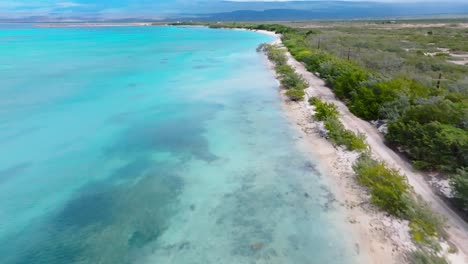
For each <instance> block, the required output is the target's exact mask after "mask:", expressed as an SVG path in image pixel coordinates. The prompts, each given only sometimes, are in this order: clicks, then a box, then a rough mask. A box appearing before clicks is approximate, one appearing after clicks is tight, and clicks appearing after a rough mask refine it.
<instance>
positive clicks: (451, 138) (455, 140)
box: [386, 118, 468, 172]
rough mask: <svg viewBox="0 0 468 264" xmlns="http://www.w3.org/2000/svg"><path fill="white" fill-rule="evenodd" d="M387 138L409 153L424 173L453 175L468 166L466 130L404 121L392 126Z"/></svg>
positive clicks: (467, 136)
mask: <svg viewBox="0 0 468 264" xmlns="http://www.w3.org/2000/svg"><path fill="white" fill-rule="evenodd" d="M386 138H387V140H388V141H389V142H391V143H393V144H395V145H397V146H400V147H401V148H402V150H403V151H404V152H406V153H408V155H409V156H410V157H411V159H412V160H413V163H414V165H415V166H416V167H419V168H421V169H438V170H444V171H449V172H450V171H454V170H455V168H460V167H466V166H468V134H467V133H466V130H464V129H460V128H456V127H453V126H450V125H447V124H441V123H439V122H437V121H434V122H430V123H427V124H421V123H419V122H417V121H413V120H406V119H405V118H403V119H402V120H401V121H396V122H393V123H391V124H390V125H389V127H388V134H387V136H386Z"/></svg>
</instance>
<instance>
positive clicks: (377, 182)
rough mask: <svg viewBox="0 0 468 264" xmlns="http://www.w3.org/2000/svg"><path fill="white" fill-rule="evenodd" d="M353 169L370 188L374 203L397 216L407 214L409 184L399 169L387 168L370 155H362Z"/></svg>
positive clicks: (361, 181)
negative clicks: (406, 196) (406, 198)
mask: <svg viewBox="0 0 468 264" xmlns="http://www.w3.org/2000/svg"><path fill="white" fill-rule="evenodd" d="M353 169H354V171H355V172H356V174H357V177H358V181H359V182H360V183H361V184H362V185H364V186H366V187H367V188H368V189H369V191H370V193H371V201H372V203H373V204H375V205H376V206H377V207H379V208H381V209H383V210H384V211H386V212H388V213H390V214H392V215H395V216H404V215H405V214H406V212H407V210H408V204H407V202H406V200H405V195H406V193H407V192H408V185H407V184H406V179H405V177H403V176H401V175H400V174H399V173H398V171H396V170H393V169H389V168H387V167H386V166H385V164H384V163H383V162H377V161H375V160H372V159H371V158H370V157H369V156H368V155H361V157H360V158H359V159H358V161H357V162H356V163H355V164H354V166H353Z"/></svg>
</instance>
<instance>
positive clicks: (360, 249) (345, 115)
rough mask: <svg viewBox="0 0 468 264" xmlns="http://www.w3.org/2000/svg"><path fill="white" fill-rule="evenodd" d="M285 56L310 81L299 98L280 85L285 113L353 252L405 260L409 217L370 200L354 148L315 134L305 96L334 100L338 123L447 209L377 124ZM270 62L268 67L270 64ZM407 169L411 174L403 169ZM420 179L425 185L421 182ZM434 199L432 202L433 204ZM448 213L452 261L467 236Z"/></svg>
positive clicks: (461, 257) (460, 257) (461, 259)
mask: <svg viewBox="0 0 468 264" xmlns="http://www.w3.org/2000/svg"><path fill="white" fill-rule="evenodd" d="M256 32H258V33H262V34H267V35H270V36H275V37H276V40H275V41H274V42H273V43H272V44H275V45H280V46H282V42H281V38H280V36H279V35H277V34H275V33H274V32H269V31H263V30H261V31H260V30H257V31H256ZM287 56H288V60H289V61H288V63H289V64H290V65H291V66H292V67H293V68H294V69H295V70H296V71H297V72H298V73H299V74H301V75H302V76H303V77H304V78H305V79H306V80H307V81H308V82H309V84H310V87H309V88H307V89H306V98H305V99H304V101H302V102H299V103H295V102H291V101H289V99H288V98H287V97H286V96H285V95H284V91H281V93H282V102H283V109H284V113H285V115H286V116H287V117H288V120H289V121H290V123H291V125H292V126H293V127H294V128H296V129H297V131H298V133H299V135H300V139H299V142H298V145H299V146H300V148H301V149H302V150H303V151H304V152H305V153H306V154H308V155H310V157H312V158H314V160H315V161H318V164H319V169H320V172H321V173H322V174H323V175H325V176H326V177H327V180H328V181H329V183H330V184H329V185H330V186H329V187H330V188H331V190H332V192H333V193H334V194H335V196H336V199H337V200H338V202H337V204H340V205H341V206H340V210H341V211H342V213H343V214H344V215H345V217H346V219H347V223H346V224H347V225H348V226H347V227H346V228H347V230H350V232H352V236H353V239H354V242H355V247H356V251H357V253H358V254H359V255H361V256H363V259H367V261H366V262H368V263H405V262H406V261H405V254H406V253H408V252H409V251H411V250H413V249H415V246H414V244H413V242H412V240H411V236H410V234H409V227H408V222H407V221H403V220H400V219H396V218H394V217H390V216H387V215H385V214H384V213H383V212H381V211H379V210H377V209H375V208H374V207H373V206H372V205H371V204H370V203H369V198H370V197H369V196H368V194H367V192H366V190H365V189H364V188H362V187H361V186H360V185H359V184H358V183H357V181H356V178H355V175H354V172H353V170H352V164H353V163H354V162H355V160H356V159H357V157H358V154H357V153H353V152H349V151H345V150H343V149H342V148H335V147H333V145H332V144H331V143H330V142H328V141H327V140H326V139H325V138H323V137H322V136H321V135H320V133H319V129H318V128H319V127H320V126H321V124H320V122H317V121H315V120H313V118H312V115H313V108H312V107H311V106H310V105H309V104H308V98H310V97H315V96H318V97H320V98H321V99H322V100H323V101H326V102H331V103H334V104H336V105H337V106H338V109H339V111H340V119H341V121H342V123H343V125H344V126H345V127H346V128H348V129H350V130H353V131H355V132H356V131H361V132H364V133H365V134H366V136H367V143H368V144H369V145H370V147H371V149H372V154H373V155H374V156H375V157H376V158H378V159H380V160H383V161H385V162H386V163H388V164H389V165H390V166H392V167H394V168H397V169H399V170H400V171H402V172H403V173H404V174H406V175H407V177H408V178H409V182H410V184H411V185H412V186H413V187H414V186H415V185H416V186H415V191H416V192H417V193H418V194H420V195H422V196H423V198H424V199H425V200H426V201H428V202H430V203H431V205H432V207H433V209H434V211H436V212H439V213H441V214H442V215H450V214H448V213H447V212H445V211H444V210H441V209H440V207H441V204H440V203H443V202H442V201H437V197H436V198H434V197H435V195H434V194H433V193H432V192H431V193H428V192H427V189H429V188H430V187H429V186H428V185H427V184H426V183H425V182H424V183H423V182H421V181H424V179H423V178H422V177H421V179H415V178H416V175H415V174H416V173H415V172H414V171H413V170H412V168H411V166H409V164H404V163H403V162H405V161H402V160H398V159H396V158H395V157H398V158H399V156H398V155H397V154H396V153H394V152H393V151H392V150H391V149H389V148H388V147H386V146H385V144H384V143H383V139H382V137H381V135H380V133H378V131H377V129H376V128H374V127H372V125H371V124H370V123H368V122H366V121H363V120H361V119H359V118H357V117H355V116H354V115H353V114H351V113H350V112H349V110H348V109H347V107H346V106H345V105H344V104H343V103H342V102H341V101H339V100H338V99H336V98H335V96H334V94H333V92H332V91H331V89H329V88H328V87H326V85H325V83H324V81H323V80H321V79H320V78H318V77H317V76H315V75H314V74H312V73H310V72H308V71H307V70H306V69H305V67H304V65H303V64H301V63H300V62H298V61H296V60H295V59H294V58H293V57H292V56H291V54H289V52H287ZM271 68H272V70H273V66H272V65H271ZM400 159H401V158H400ZM405 165H406V166H405ZM409 173H411V175H408V174H409ZM424 184H425V185H426V187H424V186H422V185H424ZM439 200H440V199H439ZM439 202H440V203H439ZM434 203H436V204H435V206H434ZM434 207H436V208H434ZM442 208H444V207H442ZM445 209H447V208H445ZM450 216H451V215H450ZM451 218H452V217H450V219H449V221H448V225H449V226H450V228H449V229H448V233H449V235H450V237H451V239H450V242H451V243H453V244H455V245H456V246H457V247H458V248H459V253H458V254H450V255H448V254H447V249H448V247H447V249H446V250H445V252H444V255H447V258H448V259H449V260H450V262H451V263H468V259H467V258H466V255H465V254H466V253H465V252H466V251H465V250H466V249H465V247H466V245H464V243H463V241H468V240H465V238H466V239H468V238H467V237H468V234H467V233H466V232H464V226H463V223H464V222H463V223H460V222H459V221H457V220H461V219H456V218H455V219H451ZM461 221H463V220H461Z"/></svg>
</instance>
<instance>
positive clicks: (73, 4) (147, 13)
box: [0, 0, 467, 19]
mask: <svg viewBox="0 0 468 264" xmlns="http://www.w3.org/2000/svg"><path fill="white" fill-rule="evenodd" d="M315 1H317V0H315ZM345 1H346V0H345ZM347 1H354V2H356V1H358V0H347ZM365 1H370V2H395V3H403V2H409V1H413V2H414V1H420V2H428V1H431V2H434V1H436V2H437V1H439V2H444V0H365ZM450 1H452V2H464V1H467V0H450ZM310 2H314V1H311V0H302V1H301V0H296V1H288V0H0V18H9V17H28V16H55V17H57V16H63V17H72V16H93V17H104V18H122V17H147V18H153V19H158V18H164V17H168V16H171V15H175V14H196V13H209V12H224V11H233V10H239V9H254V10H255V9H256V10H259V9H260V10H261V9H268V8H269V7H271V8H279V7H281V8H292V9H301V8H304V9H305V8H307V3H310Z"/></svg>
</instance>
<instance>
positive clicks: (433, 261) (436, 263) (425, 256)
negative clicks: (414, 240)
mask: <svg viewBox="0 0 468 264" xmlns="http://www.w3.org/2000/svg"><path fill="white" fill-rule="evenodd" d="M409 261H410V263H412V264H448V262H447V260H445V259H444V258H442V257H439V256H437V255H435V254H434V253H431V252H427V251H424V250H418V251H414V252H411V254H409Z"/></svg>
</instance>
